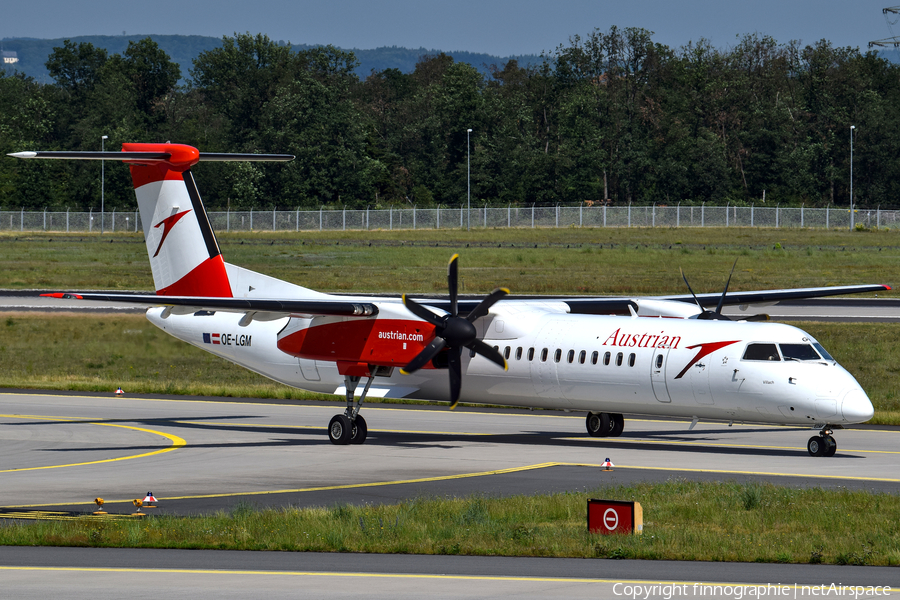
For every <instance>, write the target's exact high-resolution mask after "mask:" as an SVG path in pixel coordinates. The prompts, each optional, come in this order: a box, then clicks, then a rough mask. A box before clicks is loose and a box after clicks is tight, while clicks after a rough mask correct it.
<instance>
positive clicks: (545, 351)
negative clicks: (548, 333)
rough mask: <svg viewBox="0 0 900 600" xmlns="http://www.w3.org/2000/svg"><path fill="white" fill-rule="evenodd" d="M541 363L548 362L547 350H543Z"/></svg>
mask: <svg viewBox="0 0 900 600" xmlns="http://www.w3.org/2000/svg"><path fill="white" fill-rule="evenodd" d="M541 362H547V349H546V348H544V349H543V350H541Z"/></svg>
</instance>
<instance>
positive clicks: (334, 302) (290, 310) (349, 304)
mask: <svg viewBox="0 0 900 600" xmlns="http://www.w3.org/2000/svg"><path fill="white" fill-rule="evenodd" d="M41 296H45V297H49V298H61V299H68V298H71V299H77V300H95V301H99V302H122V303H126V304H140V305H146V306H172V307H184V308H185V309H190V310H191V311H198V310H219V311H224V312H251V311H254V312H266V313H276V314H285V315H287V314H303V315H310V316H334V317H370V316H374V315H377V314H378V306H377V304H375V302H372V301H366V300H365V299H361V298H341V297H340V296H334V297H333V299H330V300H290V299H268V298H207V297H194V296H158V295H156V294H98V293H92V292H78V293H74V292H69V293H53V294H41ZM384 298H385V299H388V298H390V299H394V297H391V296H388V297H384ZM510 299H511V300H526V301H535V302H542V301H543V302H563V303H565V304H567V305H568V307H569V312H570V313H573V314H591V315H612V314H617V315H628V314H630V311H629V307H631V308H634V309H635V310H637V308H638V306H637V304H636V303H635V302H634V301H632V300H629V299H627V298H590V297H583V298H579V297H573V296H568V297H549V296H543V297H542V296H532V297H528V298H515V297H513V298H510ZM372 300H375V298H373V299H372ZM420 301H421V302H422V303H423V304H427V305H428V306H431V307H434V308H437V309H441V310H445V311H447V310H449V309H450V300H448V299H445V298H440V299H420ZM480 302H481V299H480V298H479V299H477V300H476V299H471V300H469V299H461V300H460V301H459V312H460V314H468V313H469V312H471V311H472V310H474V309H475V307H476V306H478V304H479V303H480Z"/></svg>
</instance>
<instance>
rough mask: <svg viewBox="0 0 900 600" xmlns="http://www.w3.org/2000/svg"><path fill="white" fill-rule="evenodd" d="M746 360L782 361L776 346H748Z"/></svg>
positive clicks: (745, 354)
mask: <svg viewBox="0 0 900 600" xmlns="http://www.w3.org/2000/svg"><path fill="white" fill-rule="evenodd" d="M744 360H781V357H780V356H779V355H778V349H777V348H776V347H775V344H747V349H746V350H745V351H744Z"/></svg>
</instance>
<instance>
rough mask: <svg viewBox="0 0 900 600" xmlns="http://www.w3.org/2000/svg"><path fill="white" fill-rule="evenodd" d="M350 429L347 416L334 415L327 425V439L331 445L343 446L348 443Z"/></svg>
mask: <svg viewBox="0 0 900 600" xmlns="http://www.w3.org/2000/svg"><path fill="white" fill-rule="evenodd" d="M351 433H352V427H351V426H350V418H349V417H347V415H334V416H333V417H331V422H329V423H328V439H329V440H331V443H332V444H336V445H338V446H343V445H344V444H349V443H350V435H351Z"/></svg>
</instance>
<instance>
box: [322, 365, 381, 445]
mask: <svg viewBox="0 0 900 600" xmlns="http://www.w3.org/2000/svg"><path fill="white" fill-rule="evenodd" d="M359 379H360V378H359V377H354V376H350V375H346V376H344V386H345V387H346V388H347V409H346V410H345V411H344V414H341V415H334V416H333V417H331V422H329V423H328V439H330V440H331V443H332V444H338V445H344V444H362V443H363V442H365V441H366V436H367V435H368V433H369V429H368V428H367V427H366V420H365V419H364V418H362V415H360V414H359V409H360V406H362V403H363V400H365V399H366V394H368V393H369V387H370V386H371V385H372V381H373V380H374V379H375V377H369V378H368V379H367V380H366V387H365V388H364V389H363V393H362V394H361V395H360V397H359V400H356V401H355V402H354V400H353V392H355V391H356V385H357V384H358V383H359Z"/></svg>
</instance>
